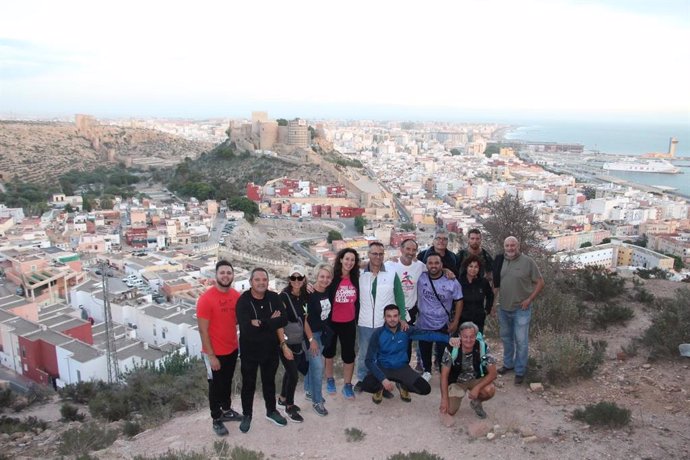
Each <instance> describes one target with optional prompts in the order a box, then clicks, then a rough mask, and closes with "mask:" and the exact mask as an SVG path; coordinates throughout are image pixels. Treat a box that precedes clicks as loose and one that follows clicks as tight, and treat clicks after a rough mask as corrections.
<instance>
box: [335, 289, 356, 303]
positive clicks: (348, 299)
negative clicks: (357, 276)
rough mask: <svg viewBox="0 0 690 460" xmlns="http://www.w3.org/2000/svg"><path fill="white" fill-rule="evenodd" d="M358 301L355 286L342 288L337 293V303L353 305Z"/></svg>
mask: <svg viewBox="0 0 690 460" xmlns="http://www.w3.org/2000/svg"><path fill="white" fill-rule="evenodd" d="M355 299H357V290H356V289H355V287H354V286H340V287H339V288H338V290H337V291H335V302H336V303H352V302H354V301H355Z"/></svg>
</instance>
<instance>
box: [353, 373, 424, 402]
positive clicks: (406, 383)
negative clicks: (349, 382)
mask: <svg viewBox="0 0 690 460" xmlns="http://www.w3.org/2000/svg"><path fill="white" fill-rule="evenodd" d="M381 370H382V371H383V373H384V374H385V376H386V378H387V379H388V380H390V381H392V382H398V383H399V384H401V385H402V386H403V388H405V389H406V390H407V391H409V392H410V393H417V394H420V395H428V394H429V393H431V386H430V385H429V382H427V381H426V380H424V379H423V378H422V376H420V375H419V374H418V373H416V372H415V371H414V370H413V369H412V368H411V367H410V366H404V367H401V368H400V369H386V368H385V367H382V368H381ZM382 388H383V384H382V383H381V382H379V381H378V379H377V378H376V377H374V375H373V374H367V376H366V377H365V378H364V381H363V382H362V391H366V392H367V393H376V392H378V391H381V389H382Z"/></svg>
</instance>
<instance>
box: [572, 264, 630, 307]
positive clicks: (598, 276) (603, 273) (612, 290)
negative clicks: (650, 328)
mask: <svg viewBox="0 0 690 460" xmlns="http://www.w3.org/2000/svg"><path fill="white" fill-rule="evenodd" d="M564 284H565V285H566V286H568V287H569V288H570V290H571V291H572V292H573V293H574V294H575V295H576V296H577V297H578V299H580V300H596V301H603V300H608V299H611V298H613V297H617V296H619V295H620V294H622V293H623V292H624V291H625V280H624V279H623V278H620V277H619V276H618V275H617V274H616V273H610V272H608V271H607V270H606V269H604V268H601V267H586V268H581V269H578V270H577V271H576V272H575V276H572V277H569V278H568V279H566V280H565V283H564Z"/></svg>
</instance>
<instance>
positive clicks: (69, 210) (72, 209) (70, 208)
mask: <svg viewBox="0 0 690 460" xmlns="http://www.w3.org/2000/svg"><path fill="white" fill-rule="evenodd" d="M65 212H66V213H68V214H69V213H73V212H74V208H73V207H72V205H71V204H69V203H67V204H66V205H65Z"/></svg>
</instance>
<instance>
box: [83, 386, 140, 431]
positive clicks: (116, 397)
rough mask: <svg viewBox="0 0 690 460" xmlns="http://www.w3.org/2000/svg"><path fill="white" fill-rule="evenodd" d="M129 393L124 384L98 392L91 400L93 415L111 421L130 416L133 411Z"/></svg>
mask: <svg viewBox="0 0 690 460" xmlns="http://www.w3.org/2000/svg"><path fill="white" fill-rule="evenodd" d="M128 393H129V392H128V390H127V387H126V386H124V385H122V386H116V387H111V388H110V389H109V390H108V391H104V392H102V393H98V394H97V395H96V396H95V397H93V398H91V401H89V411H91V415H92V416H93V417H99V418H102V419H105V420H107V421H109V422H114V421H116V420H122V419H126V418H128V417H129V414H130V412H131V411H132V409H131V407H130V403H129V394H128Z"/></svg>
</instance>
